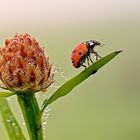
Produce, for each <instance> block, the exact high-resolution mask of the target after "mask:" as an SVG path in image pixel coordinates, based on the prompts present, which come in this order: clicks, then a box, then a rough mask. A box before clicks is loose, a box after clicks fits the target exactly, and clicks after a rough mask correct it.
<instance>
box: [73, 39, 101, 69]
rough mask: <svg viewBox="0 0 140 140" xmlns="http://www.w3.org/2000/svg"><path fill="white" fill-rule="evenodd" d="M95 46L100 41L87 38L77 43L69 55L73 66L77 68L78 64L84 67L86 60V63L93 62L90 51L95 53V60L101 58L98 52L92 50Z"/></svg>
mask: <svg viewBox="0 0 140 140" xmlns="http://www.w3.org/2000/svg"><path fill="white" fill-rule="evenodd" d="M96 46H101V43H100V42H99V41H98V40H89V41H86V42H83V43H81V44H79V45H77V46H76V47H75V49H74V50H73V52H72V55H71V60H72V64H73V66H74V67H75V68H79V67H80V66H83V67H85V68H86V65H84V64H83V63H84V62H85V61H86V60H87V63H88V65H90V63H89V61H90V62H91V63H93V61H92V59H91V56H90V54H91V53H93V54H94V55H95V58H96V60H98V58H101V56H99V55H98V53H97V52H95V51H94V48H95V47H96Z"/></svg>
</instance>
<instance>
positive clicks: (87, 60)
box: [87, 57, 90, 66]
mask: <svg viewBox="0 0 140 140" xmlns="http://www.w3.org/2000/svg"><path fill="white" fill-rule="evenodd" d="M89 60H90V59H89V57H87V63H88V66H89V65H90V63H89Z"/></svg>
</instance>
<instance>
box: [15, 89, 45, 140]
mask: <svg viewBox="0 0 140 140" xmlns="http://www.w3.org/2000/svg"><path fill="white" fill-rule="evenodd" d="M17 97H18V101H19V104H20V107H21V110H22V113H23V116H24V119H25V122H26V125H27V130H28V133H29V136H30V140H43V137H42V127H41V111H40V109H39V106H38V103H37V100H36V98H35V95H34V94H32V93H30V92H26V93H18V94H17Z"/></svg>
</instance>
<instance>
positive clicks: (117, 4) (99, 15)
mask: <svg viewBox="0 0 140 140" xmlns="http://www.w3.org/2000/svg"><path fill="white" fill-rule="evenodd" d="M139 7H140V1H138V0H133V1H132V0H123V1H121V0H118V1H115V0H82V1H80V0H57V1H56V0H41V1H39V0H30V1H27V0H24V1H20V0H5V1H4V0H1V1H0V18H1V22H0V45H1V46H2V45H3V44H4V40H5V38H7V37H12V36H13V35H14V34H15V33H17V32H18V33H24V32H27V33H29V34H31V35H32V36H34V37H35V38H36V39H37V40H38V41H39V42H40V44H41V45H42V46H44V47H45V52H46V54H47V55H49V57H50V61H51V62H52V63H53V65H54V66H55V69H58V72H57V74H56V76H55V77H56V83H55V85H54V86H53V87H50V88H49V89H48V93H47V94H45V95H40V96H38V97H37V98H38V101H39V103H40V104H41V102H42V101H43V99H45V98H46V97H48V96H50V95H51V94H52V93H53V92H54V91H55V90H56V89H57V86H60V85H62V84H63V83H64V82H65V81H66V80H67V79H70V78H72V77H73V76H75V75H76V74H78V73H79V72H81V71H82V70H83V68H80V69H74V68H73V67H72V65H71V60H70V57H71V52H72V50H73V49H74V47H75V45H76V44H78V43H80V42H83V41H85V40H89V39H98V40H100V41H101V42H102V43H104V44H105V45H104V46H103V47H102V48H97V51H98V52H99V54H100V55H101V56H105V55H107V54H109V53H111V52H113V51H116V50H123V52H122V53H121V54H120V55H118V56H117V57H116V58H115V59H113V60H112V61H111V62H109V63H108V64H107V65H105V66H104V67H103V68H102V69H101V70H100V71H99V72H98V73H97V74H96V75H94V76H91V77H90V78H88V79H87V80H86V81H85V82H83V83H82V84H81V85H80V86H78V87H77V88H75V89H74V90H73V91H72V92H71V94H69V95H68V96H66V97H63V98H61V99H60V100H58V101H56V102H55V103H53V104H52V105H50V108H51V111H49V114H50V115H49V118H48V122H47V126H46V130H45V139H46V140H72V139H73V140H74V139H80V140H140V74H139V72H140V62H139V61H140V55H139V53H140V9H139ZM8 100H9V104H10V106H11V108H12V110H13V112H14V114H15V116H16V118H17V119H18V121H19V123H20V125H21V127H22V128H23V132H24V133H25V135H26V136H28V134H27V131H26V128H25V125H24V120H23V117H22V115H21V111H20V109H19V106H18V103H17V100H16V97H10V98H8ZM0 126H1V127H0V136H1V137H0V139H1V140H8V135H7V133H6V131H5V128H4V126H3V124H2V121H1V120H0Z"/></svg>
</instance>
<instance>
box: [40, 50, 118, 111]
mask: <svg viewBox="0 0 140 140" xmlns="http://www.w3.org/2000/svg"><path fill="white" fill-rule="evenodd" d="M120 52H121V51H116V52H113V53H111V54H109V55H107V56H105V57H103V58H101V59H100V60H98V61H96V62H95V63H94V64H92V65H91V66H89V67H88V68H87V69H85V70H84V71H82V72H81V73H80V74H78V75H77V76H75V77H74V78H72V79H71V80H69V81H67V82H66V83H65V84H63V85H62V86H61V87H60V88H59V89H58V90H57V91H56V92H55V93H54V94H53V95H52V96H51V97H50V98H49V99H46V100H45V101H44V103H43V106H42V111H43V110H44V109H45V107H46V106H47V105H49V104H51V103H52V102H54V101H55V100H57V99H58V98H60V97H62V96H65V95H66V94H68V93H69V92H70V91H71V90H72V89H73V88H74V87H75V86H77V85H79V84H80V83H81V82H82V81H84V80H85V79H87V78H88V77H89V76H90V75H92V74H95V73H96V72H97V70H99V69H100V68H101V67H102V66H104V65H105V64H106V63H108V62H109V61H110V60H111V59H113V58H114V57H115V56H116V55H117V54H119V53H120Z"/></svg>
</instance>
